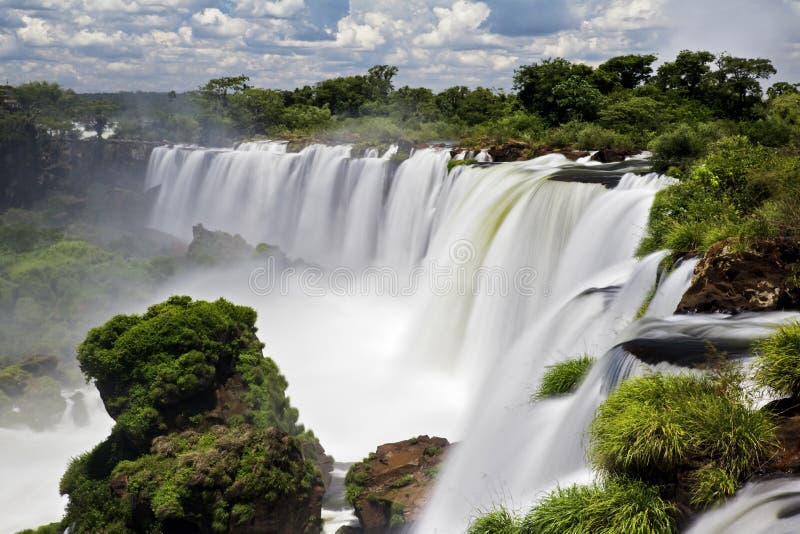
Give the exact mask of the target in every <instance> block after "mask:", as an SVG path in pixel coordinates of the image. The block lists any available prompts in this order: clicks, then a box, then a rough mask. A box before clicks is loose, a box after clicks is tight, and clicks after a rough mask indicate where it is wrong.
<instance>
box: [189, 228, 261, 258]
mask: <svg viewBox="0 0 800 534" xmlns="http://www.w3.org/2000/svg"><path fill="white" fill-rule="evenodd" d="M192 236H193V239H192V242H191V243H190V244H189V250H188V251H187V253H186V257H187V258H189V259H190V260H192V261H193V262H195V263H200V264H204V265H216V264H220V263H228V262H231V261H237V260H241V259H244V258H248V257H252V256H253V254H254V253H255V249H254V248H253V247H251V246H250V245H248V244H247V241H245V240H244V238H242V236H240V235H239V234H236V235H231V234H229V233H227V232H221V231H212V230H206V229H205V228H204V227H203V225H202V224H196V225H194V226H193V227H192Z"/></svg>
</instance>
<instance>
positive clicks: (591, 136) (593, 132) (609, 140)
mask: <svg viewBox="0 0 800 534" xmlns="http://www.w3.org/2000/svg"><path fill="white" fill-rule="evenodd" d="M575 146H576V148H579V149H581V150H602V149H604V148H614V149H617V150H626V151H633V150H635V149H636V145H635V143H634V142H633V141H632V140H631V138H630V137H628V136H627V135H624V134H621V133H618V132H616V131H614V130H609V129H606V128H602V127H600V126H598V125H596V124H587V125H586V126H584V127H583V128H581V129H580V130H579V131H578V133H577V136H576V137H575Z"/></svg>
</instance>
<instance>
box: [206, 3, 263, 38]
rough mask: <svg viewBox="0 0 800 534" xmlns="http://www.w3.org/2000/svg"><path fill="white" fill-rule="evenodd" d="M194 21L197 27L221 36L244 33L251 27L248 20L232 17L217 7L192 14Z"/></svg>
mask: <svg viewBox="0 0 800 534" xmlns="http://www.w3.org/2000/svg"><path fill="white" fill-rule="evenodd" d="M192 23H194V24H195V27H196V28H202V29H203V30H204V31H205V32H207V33H209V34H212V35H216V36H219V37H233V36H237V35H243V34H244V33H245V32H246V31H247V29H248V27H249V26H248V24H247V22H246V21H244V20H242V19H237V18H234V17H230V16H228V15H226V14H225V13H223V12H222V11H220V10H219V9H217V8H215V7H209V8H206V9H204V10H203V11H201V12H199V13H195V14H194V15H192Z"/></svg>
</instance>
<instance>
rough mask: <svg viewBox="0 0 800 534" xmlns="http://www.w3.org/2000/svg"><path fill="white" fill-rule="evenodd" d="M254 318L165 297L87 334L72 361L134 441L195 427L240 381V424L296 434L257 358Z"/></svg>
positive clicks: (280, 387)
mask: <svg viewBox="0 0 800 534" xmlns="http://www.w3.org/2000/svg"><path fill="white" fill-rule="evenodd" d="M255 319H256V313H255V311H254V310H253V309H251V308H247V307H244V306H236V305H234V304H232V303H230V302H228V301H226V300H224V299H219V300H217V301H215V302H204V301H192V299H191V298H189V297H171V298H170V299H168V300H167V301H166V302H163V303H161V304H157V305H155V306H151V307H150V308H149V309H148V310H147V312H146V313H144V314H143V315H117V316H116V317H114V318H112V319H111V320H110V321H108V322H107V323H106V324H105V325H103V326H100V327H98V328H94V329H92V330H91V331H89V333H88V335H87V337H86V340H85V341H84V342H83V343H81V344H80V345H79V347H78V361H79V363H80V366H81V370H82V371H83V372H84V374H85V375H86V378H87V379H94V380H95V382H96V384H97V388H98V389H99V390H100V393H101V395H102V397H103V400H104V403H105V405H106V409H107V410H108V412H109V414H110V415H111V416H112V417H114V418H115V419H116V421H117V428H118V429H119V430H120V431H122V432H123V433H124V434H125V435H127V436H128V437H129V438H130V439H132V440H134V441H135V442H139V443H146V442H147V441H148V440H149V438H151V437H153V436H155V435H156V434H159V433H162V432H164V431H165V430H166V429H167V428H176V427H177V428H185V427H186V426H187V425H189V424H190V423H191V424H193V425H195V426H196V425H197V423H198V422H199V421H201V420H204V418H205V415H204V414H205V413H206V412H207V411H208V410H210V409H211V408H213V407H214V405H215V402H216V400H215V391H216V390H217V388H220V387H222V386H224V385H226V382H228V381H229V380H230V379H234V380H239V381H241V383H242V386H241V387H239V388H238V389H240V390H241V393H242V395H241V397H242V398H241V401H243V403H244V405H243V406H242V409H241V410H240V412H241V413H240V414H239V415H241V416H242V417H243V418H244V420H245V421H247V422H251V423H253V424H256V425H257V426H258V427H260V428H265V427H267V426H277V427H279V428H281V429H283V430H285V431H287V432H289V433H292V434H297V433H300V432H302V428H301V427H299V426H298V425H297V424H296V422H297V410H295V409H294V408H292V407H291V406H290V405H289V401H288V399H287V398H286V397H285V395H284V392H285V389H286V386H287V384H286V380H285V379H284V377H283V376H282V375H281V374H280V373H279V372H278V368H277V366H276V365H275V362H273V361H272V360H271V359H269V358H264V357H263V356H262V353H261V349H262V348H263V344H262V343H261V342H260V341H259V340H258V338H256V335H255V332H256V327H255ZM230 386H231V387H234V386H235V385H234V384H231V385H230ZM198 418H199V419H198Z"/></svg>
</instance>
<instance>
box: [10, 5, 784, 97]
mask: <svg viewBox="0 0 800 534" xmlns="http://www.w3.org/2000/svg"><path fill="white" fill-rule="evenodd" d="M524 1H526V0H514V2H507V0H349V2H348V5H347V6H346V7H344V6H342V5H341V4H339V5H338V7H336V8H335V9H334V7H332V6H333V3H330V2H326V1H325V0H315V1H314V2H312V1H310V0H309V1H303V0H225V1H224V2H220V1H216V2H214V1H212V0H0V57H2V58H3V60H2V61H1V62H0V73H2V74H3V76H8V77H9V80H10V82H11V83H20V82H23V81H27V80H30V79H52V80H54V81H58V82H59V83H61V84H62V85H65V86H73V87H74V88H75V89H78V90H119V89H131V88H134V89H139V88H141V89H148V90H150V89H161V90H169V89H176V90H182V89H191V88H195V87H198V86H200V85H202V84H203V83H205V82H206V81H207V80H208V77H209V76H214V77H217V76H225V75H232V74H239V73H244V74H247V75H249V76H251V78H252V80H253V83H255V84H259V85H261V86H265V87H267V86H269V87H280V88H292V87H295V86H298V85H303V84H308V83H313V82H315V81H317V80H320V79H324V78H328V77H332V76H338V75H341V74H351V73H352V74H356V73H363V72H365V71H366V69H367V68H368V67H370V66H371V65H375V64H378V63H388V64H394V65H398V66H400V67H401V69H400V72H399V74H398V76H397V78H396V83H397V84H399V85H405V84H409V85H424V86H427V87H431V88H433V89H442V88H444V87H447V86H450V85H455V84H459V85H484V86H489V87H506V88H508V87H509V86H510V85H511V77H512V74H513V69H514V68H515V67H517V66H518V65H520V64H527V63H531V62H533V61H537V60H540V59H541V58H543V57H547V56H563V57H566V58H567V59H570V60H573V61H584V62H587V63H592V64H597V63H599V62H601V61H604V60H605V59H607V58H608V57H611V56H613V55H619V54H625V53H651V52H654V53H658V54H659V57H660V59H661V60H669V59H670V58H671V57H674V54H675V53H676V51H677V50H680V49H681V48H691V49H697V48H699V47H702V48H703V49H708V50H711V51H712V52H720V51H722V50H728V51H730V52H731V53H733V54H736V55H743V56H746V57H770V58H772V59H774V60H775V65H776V67H777V68H778V71H779V76H778V77H777V78H778V79H785V80H786V81H791V82H795V81H800V61H798V57H800V37H798V34H797V31H796V28H797V27H800V0H776V1H775V2H774V3H771V6H772V7H771V8H770V9H764V8H760V7H758V6H756V5H755V4H756V3H755V2H753V1H752V0H726V1H725V2H724V3H723V2H722V0H708V1H707V2H706V1H699V0H559V1H558V4H559V5H562V4H563V9H564V10H563V13H564V14H565V15H564V19H565V21H564V22H562V23H559V24H553V25H547V24H541V23H539V24H538V25H536V28H535V29H532V30H531V32H530V33H526V32H525V21H527V20H533V19H532V18H531V13H530V12H529V13H527V15H528V16H527V18H525V17H519V19H518V20H519V22H518V23H516V25H515V26H514V31H513V32H510V31H503V30H502V29H501V28H500V26H498V20H500V21H502V20H507V19H506V18H507V17H514V16H515V15H520V13H518V12H515V11H512V10H510V9H508V6H509V5H520V4H521V3H523V2H524ZM553 1H554V2H555V0H553ZM530 3H531V6H540V7H541V6H543V5H545V0H535V1H534V0H531V1H530ZM547 5H548V6H550V4H547ZM531 9H532V10H534V7H532V8H531ZM548 9H549V11H548ZM548 9H545V10H544V12H543V13H552V10H553V9H555V8H552V9H550V7H548ZM559 13H562V11H559ZM542 16H545V14H542ZM534 22H536V21H533V22H531V24H534ZM549 27H552V31H551V30H547V28H549ZM542 28H545V30H546V31H543V30H542ZM559 28H563V29H561V30H560V31H559ZM548 32H549V33H548ZM56 66H60V67H59V68H58V69H56ZM778 79H775V80H771V82H772V81H778Z"/></svg>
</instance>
